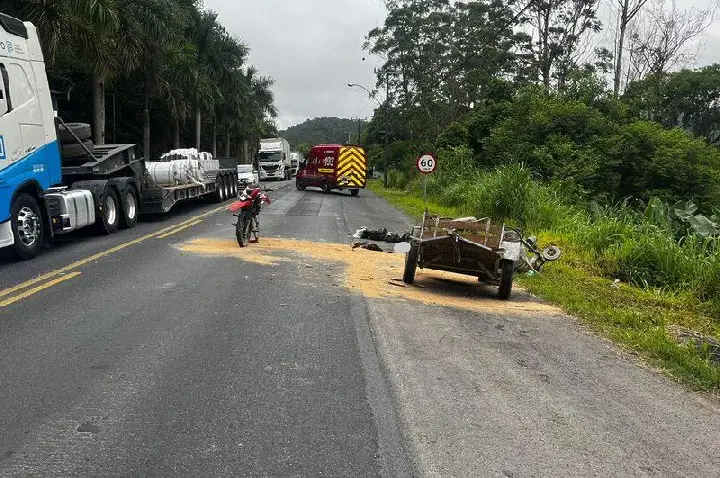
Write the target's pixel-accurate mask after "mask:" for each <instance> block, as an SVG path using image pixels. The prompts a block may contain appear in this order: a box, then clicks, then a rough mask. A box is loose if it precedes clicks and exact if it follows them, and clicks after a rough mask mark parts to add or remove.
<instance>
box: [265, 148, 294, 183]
mask: <svg viewBox="0 0 720 478" xmlns="http://www.w3.org/2000/svg"><path fill="white" fill-rule="evenodd" d="M258 162H259V163H260V168H262V170H263V171H264V172H265V178H263V179H286V180H287V179H290V178H291V177H292V170H291V166H290V143H288V142H287V140H286V139H284V138H268V139H261V140H260V151H259V152H258Z"/></svg>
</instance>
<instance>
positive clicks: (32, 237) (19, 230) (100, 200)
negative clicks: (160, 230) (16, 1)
mask: <svg viewBox="0 0 720 478" xmlns="http://www.w3.org/2000/svg"><path fill="white" fill-rule="evenodd" d="M0 34H1V35H2V36H3V38H2V42H0V43H2V45H4V47H2V48H0V248H12V249H13V251H14V252H15V254H16V255H17V256H18V257H19V258H20V259H25V260H26V259H31V258H33V257H35V256H36V255H37V254H38V253H39V252H40V250H41V248H42V246H43V244H44V243H45V244H50V243H51V242H52V239H53V237H54V236H57V235H61V234H66V233H68V232H71V231H74V230H76V229H80V228H82V227H87V226H94V227H96V228H97V229H98V230H99V231H100V232H101V233H104V234H112V233H114V232H115V231H117V229H118V228H131V227H134V226H135V224H136V223H137V220H138V215H139V214H141V213H165V212H167V211H169V210H170V208H172V207H173V205H174V204H176V203H177V202H179V201H182V200H185V199H190V198H196V197H201V196H212V197H213V198H215V199H216V200H217V201H224V200H226V199H229V198H231V197H234V196H236V195H237V175H236V173H235V171H234V170H232V169H219V170H218V171H217V172H215V173H214V174H212V175H211V176H210V177H205V178H204V179H201V180H199V181H193V182H191V183H186V184H176V185H172V186H168V185H158V183H157V182H156V181H153V180H152V176H151V175H150V174H148V170H147V168H146V164H145V160H144V158H143V157H142V156H141V155H140V152H139V148H138V147H137V145H134V144H111V145H93V143H92V141H91V140H90V137H91V131H90V126H89V125H87V124H83V123H71V124H65V123H64V122H63V121H62V120H61V119H60V118H59V117H58V116H57V113H56V111H55V109H54V107H53V101H52V97H51V94H50V89H49V86H48V80H47V76H46V72H45V63H44V59H43V53H42V50H41V48H40V42H39V40H38V35H37V32H36V29H35V27H34V26H33V25H32V24H31V23H27V22H22V21H20V20H18V19H16V18H13V17H10V16H8V15H5V14H2V13H0Z"/></svg>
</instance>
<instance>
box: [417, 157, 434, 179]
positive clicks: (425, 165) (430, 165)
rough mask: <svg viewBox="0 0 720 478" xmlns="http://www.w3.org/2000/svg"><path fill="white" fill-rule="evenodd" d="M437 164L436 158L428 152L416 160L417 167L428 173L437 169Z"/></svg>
mask: <svg viewBox="0 0 720 478" xmlns="http://www.w3.org/2000/svg"><path fill="white" fill-rule="evenodd" d="M437 164H438V161H437V158H436V157H435V156H434V155H432V154H430V153H425V154H423V155H422V156H420V157H419V158H418V160H417V168H418V170H419V171H420V172H421V173H423V174H430V173H432V172H435V170H436V169H437Z"/></svg>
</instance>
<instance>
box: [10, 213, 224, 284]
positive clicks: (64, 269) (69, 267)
mask: <svg viewBox="0 0 720 478" xmlns="http://www.w3.org/2000/svg"><path fill="white" fill-rule="evenodd" d="M225 207H226V206H221V207H218V208H215V209H212V210H211V211H208V212H206V213H204V214H199V215H197V216H193V217H191V218H190V219H187V220H185V221H183V222H181V223H179V224H173V225H172V226H168V227H166V228H163V229H160V230H159V231H155V232H152V233H150V234H146V235H144V236H142V237H138V238H137V239H134V240H132V241H129V242H125V243H123V244H119V245H117V246H115V247H111V248H110V249H108V250H106V251H102V252H98V253H97V254H93V255H92V256H90V257H86V258H85V259H80V260H79V261H75V262H73V263H72V264H69V265H67V266H65V267H62V268H60V269H56V270H54V271H50V272H48V273H46V274H43V275H41V276H38V277H36V278H34V279H30V280H27V281H25V282H23V283H21V284H18V285H16V286H13V287H9V288H7V289H4V290H2V291H0V298H2V297H5V296H8V295H10V294H12V293H14V292H17V291H19V290H22V289H25V288H27V287H30V286H32V285H35V284H37V283H38V282H42V281H45V280H47V279H50V278H52V277H55V276H58V275H60V274H63V273H65V272H68V271H71V270H73V269H77V268H78V267H80V266H83V265H85V264H87V263H89V262H93V261H96V260H98V259H100V258H102V257H105V256H107V255H110V254H112V253H114V252H118V251H121V250H123V249H125V248H126V247H129V246H133V245H135V244H139V243H141V242H144V241H147V240H148V239H151V238H153V237H156V236H158V235H161V234H164V233H166V232H169V231H172V230H173V229H175V228H178V227H184V226H185V225H186V224H189V223H191V222H194V221H197V220H198V219H202V218H204V217H207V216H210V215H211V214H215V213H216V212H218V211H221V210H223V209H225Z"/></svg>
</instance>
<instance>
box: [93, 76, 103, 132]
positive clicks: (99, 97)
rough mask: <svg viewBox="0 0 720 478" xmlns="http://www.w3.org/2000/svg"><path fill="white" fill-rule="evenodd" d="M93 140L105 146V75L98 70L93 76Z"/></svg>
mask: <svg viewBox="0 0 720 478" xmlns="http://www.w3.org/2000/svg"><path fill="white" fill-rule="evenodd" d="M92 105H93V139H94V141H95V144H105V75H104V74H102V73H100V72H99V71H97V70H94V71H93V74H92Z"/></svg>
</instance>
